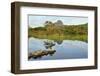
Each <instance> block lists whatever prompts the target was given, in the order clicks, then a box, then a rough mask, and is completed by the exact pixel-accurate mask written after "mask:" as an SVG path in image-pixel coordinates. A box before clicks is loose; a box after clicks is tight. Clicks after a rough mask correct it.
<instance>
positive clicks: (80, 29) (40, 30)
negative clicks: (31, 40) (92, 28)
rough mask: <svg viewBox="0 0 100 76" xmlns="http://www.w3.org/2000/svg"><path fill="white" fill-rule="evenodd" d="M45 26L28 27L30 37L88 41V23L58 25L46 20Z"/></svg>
mask: <svg viewBox="0 0 100 76" xmlns="http://www.w3.org/2000/svg"><path fill="white" fill-rule="evenodd" d="M44 25H45V26H44V27H36V28H29V29H28V36H29V37H31V36H32V37H36V38H42V39H52V40H67V39H68V40H81V41H86V42H87V36H88V27H87V25H88V24H87V23H86V24H80V25H62V26H57V25H55V24H54V23H52V22H49V21H48V22H46V23H45V24H44Z"/></svg>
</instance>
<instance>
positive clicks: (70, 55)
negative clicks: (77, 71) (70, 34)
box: [28, 37, 88, 60]
mask: <svg viewBox="0 0 100 76" xmlns="http://www.w3.org/2000/svg"><path fill="white" fill-rule="evenodd" d="M44 41H47V39H37V38H33V37H30V38H29V51H28V53H31V52H34V51H36V50H40V49H41V50H46V48H45V46H44ZM52 42H54V43H55V46H53V47H52V49H55V50H56V52H55V53H54V54H53V55H52V56H51V55H47V56H42V57H41V58H37V59H34V58H31V59H29V60H55V59H79V58H88V43H86V42H82V41H78V40H63V41H52Z"/></svg>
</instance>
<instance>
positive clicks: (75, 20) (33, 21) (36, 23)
mask: <svg viewBox="0 0 100 76" xmlns="http://www.w3.org/2000/svg"><path fill="white" fill-rule="evenodd" d="M57 20H61V21H62V22H63V24H64V25H78V24H85V23H88V17H78V16H77V17H75V16H50V15H48V16H47V15H29V16H28V23H29V24H28V25H29V27H32V28H35V27H40V26H41V27H43V26H44V25H43V24H44V23H45V22H46V21H51V22H53V23H54V22H57Z"/></svg>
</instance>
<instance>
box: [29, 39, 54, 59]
mask: <svg viewBox="0 0 100 76" xmlns="http://www.w3.org/2000/svg"><path fill="white" fill-rule="evenodd" d="M43 42H44V46H45V48H46V50H37V51H35V52H31V53H30V54H29V57H28V59H31V58H34V59H37V58H39V59H40V58H42V57H43V56H45V55H46V56H47V55H50V56H53V54H54V53H55V52H56V50H55V49H53V46H55V43H54V42H53V41H48V40H47V41H43Z"/></svg>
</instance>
